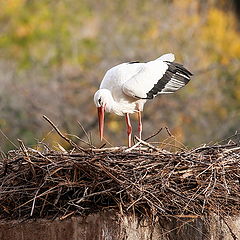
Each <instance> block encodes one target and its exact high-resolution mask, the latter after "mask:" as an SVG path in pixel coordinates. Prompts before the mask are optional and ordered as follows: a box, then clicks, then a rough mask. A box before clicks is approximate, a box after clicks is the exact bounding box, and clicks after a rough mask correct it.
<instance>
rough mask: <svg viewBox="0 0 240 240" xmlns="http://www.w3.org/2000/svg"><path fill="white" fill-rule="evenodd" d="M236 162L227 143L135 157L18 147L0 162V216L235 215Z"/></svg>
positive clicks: (239, 151)
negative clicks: (109, 213)
mask: <svg viewBox="0 0 240 240" xmlns="http://www.w3.org/2000/svg"><path fill="white" fill-rule="evenodd" d="M142 144H143V143H142ZM239 158H240V147H239V145H237V144H235V143H234V144H233V143H231V144H227V145H218V146H216V145H215V146H204V147H199V148H196V149H193V150H186V151H180V152H177V153H171V152H167V151H165V150H162V149H157V148H155V147H152V146H151V145H149V146H148V145H147V144H145V148H144V149H143V148H142V150H140V149H139V146H138V147H136V148H134V149H132V150H131V149H130V150H126V148H112V149H105V150H104V149H88V150H87V149H86V150H83V149H82V150H80V149H78V150H76V151H71V152H57V151H51V150H48V151H42V152H39V151H37V150H34V149H31V148H27V147H25V146H24V145H23V144H22V145H21V149H20V150H16V151H11V152H9V153H8V155H7V157H6V158H5V159H3V160H2V161H1V162H0V182H1V185H0V216H1V218H5V219H19V218H21V219H22V218H28V217H36V218H39V217H51V218H54V217H60V219H64V218H66V217H68V216H72V215H87V214H90V213H93V212H98V211H101V210H104V209H117V210H118V211H119V212H120V213H122V214H123V213H127V212H132V211H134V213H138V214H143V215H148V216H149V214H151V215H164V216H169V215H170V216H172V215H175V216H176V215H177V216H183V215H184V216H186V215H188V216H199V215H202V214H205V213H208V212H209V211H211V212H216V213H218V214H221V215H235V214H238V213H239V210H240V185H239V181H240V164H239V163H240V161H239Z"/></svg>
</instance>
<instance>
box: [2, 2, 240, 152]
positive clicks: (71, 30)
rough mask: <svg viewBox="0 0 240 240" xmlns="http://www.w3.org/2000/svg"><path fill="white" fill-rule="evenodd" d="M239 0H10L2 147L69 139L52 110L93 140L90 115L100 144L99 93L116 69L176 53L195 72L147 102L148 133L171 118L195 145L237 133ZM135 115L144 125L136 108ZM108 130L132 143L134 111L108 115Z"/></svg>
mask: <svg viewBox="0 0 240 240" xmlns="http://www.w3.org/2000/svg"><path fill="white" fill-rule="evenodd" d="M239 5H240V4H239V1H238V0H236V1H234V0H206V1H201V0H199V1H197V0H131V1H129V0H115V1H110V0H102V1H97V0H59V1H53V0H52V1H51V0H41V1H39V0H0V9H1V11H0V131H1V132H0V147H1V149H0V150H2V151H7V150H9V149H12V148H14V144H17V139H18V138H20V139H22V140H23V141H24V142H25V143H26V144H28V145H30V146H34V145H36V143H37V142H38V141H42V140H44V141H45V142H47V143H48V144H49V145H53V146H55V147H57V143H59V144H60V145H62V146H64V147H66V148H67V147H68V146H67V145H66V143H65V142H64V141H63V140H62V139H61V138H59V136H58V135H57V134H56V133H55V132H54V131H52V128H51V126H50V125H49V124H48V123H47V122H46V121H45V120H44V119H43V118H42V115H46V116H48V117H49V118H50V119H51V120H52V121H53V122H54V123H55V124H56V125H57V126H58V127H59V128H60V129H61V131H62V132H64V133H69V134H74V135H76V136H78V137H79V138H81V139H84V140H86V139H87V138H86V135H85V133H84V131H83V130H82V128H81V127H80V124H82V126H83V127H84V128H85V130H86V131H87V132H88V134H89V135H90V137H91V140H92V142H93V144H94V145H97V146H100V145H101V143H100V142H99V137H98V124H97V113H96V107H95V105H94V103H93V95H94V93H95V91H96V90H97V89H98V87H99V84H100V82H101V80H102V78H103V76H104V74H105V72H106V70H107V69H109V68H111V67H112V66H114V65H117V64H119V63H122V62H126V61H133V60H139V61H149V60H152V59H155V58H157V57H159V56H160V55H162V54H164V53H168V52H173V53H175V57H176V61H177V62H180V63H183V64H184V65H185V67H187V68H188V69H189V70H190V71H191V72H193V73H194V77H193V79H192V81H191V82H190V83H189V84H188V85H187V86H186V87H185V88H184V89H182V90H180V91H179V92H177V93H176V94H173V95H164V96H159V97H157V98H155V99H154V100H153V101H149V102H148V103H147V104H146V105H145V109H144V114H143V124H144V132H143V137H144V138H145V137H147V136H149V135H151V134H153V133H154V132H156V131H157V130H158V129H160V128H161V127H165V126H167V127H168V128H169V129H170V131H171V133H172V134H173V135H174V136H175V138H176V139H177V141H179V142H182V143H183V144H185V145H186V146H189V147H192V146H197V145H199V144H202V143H209V142H215V141H218V140H219V139H223V138H226V137H228V136H230V135H232V134H234V133H235V132H236V130H237V129H239V119H240V88H239V87H240V24H239ZM133 122H134V124H135V125H134V126H135V128H136V123H135V122H136V116H133ZM79 123H80V124H79ZM164 134H165V133H164V132H162V133H160V136H158V137H156V141H158V140H159V139H160V138H164V137H166V136H164ZM105 137H106V139H107V140H108V141H109V142H110V143H111V144H112V145H115V146H116V145H118V146H119V145H123V144H126V139H127V138H126V131H125V121H124V118H121V117H119V116H116V115H114V114H108V115H107V118H106V125H105ZM73 139H74V140H75V141H76V142H79V140H78V139H76V138H74V137H73ZM11 141H12V143H11ZM81 145H83V146H84V144H83V143H81Z"/></svg>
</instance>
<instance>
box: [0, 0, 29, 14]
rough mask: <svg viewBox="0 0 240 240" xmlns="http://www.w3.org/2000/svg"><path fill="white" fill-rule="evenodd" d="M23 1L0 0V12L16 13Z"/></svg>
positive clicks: (24, 0)
mask: <svg viewBox="0 0 240 240" xmlns="http://www.w3.org/2000/svg"><path fill="white" fill-rule="evenodd" d="M25 2H26V0H0V8H1V12H2V13H5V14H12V13H16V11H19V9H21V8H22V7H23V6H24V4H25Z"/></svg>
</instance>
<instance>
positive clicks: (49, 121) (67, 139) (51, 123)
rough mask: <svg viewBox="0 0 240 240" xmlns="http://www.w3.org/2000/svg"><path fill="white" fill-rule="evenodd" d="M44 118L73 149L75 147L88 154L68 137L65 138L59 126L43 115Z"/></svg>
mask: <svg viewBox="0 0 240 240" xmlns="http://www.w3.org/2000/svg"><path fill="white" fill-rule="evenodd" d="M43 118H44V119H45V120H46V121H47V122H48V123H50V125H51V126H52V127H53V128H54V129H55V130H56V132H57V133H58V135H59V136H60V137H61V138H63V139H64V140H65V141H66V142H68V143H69V144H70V145H71V146H72V147H75V148H76V149H78V150H80V151H82V152H87V151H86V150H85V149H84V148H82V147H79V146H78V145H77V144H76V143H75V142H73V141H72V140H71V139H69V138H67V137H66V136H64V135H63V134H62V133H61V131H60V130H59V129H58V128H57V126H56V125H55V124H54V123H53V122H52V121H51V120H50V119H49V118H47V117H46V116H45V115H43Z"/></svg>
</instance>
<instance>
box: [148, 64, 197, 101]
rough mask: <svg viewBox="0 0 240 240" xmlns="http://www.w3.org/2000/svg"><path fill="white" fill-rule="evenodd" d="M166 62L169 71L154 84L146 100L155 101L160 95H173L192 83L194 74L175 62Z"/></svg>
mask: <svg viewBox="0 0 240 240" xmlns="http://www.w3.org/2000/svg"><path fill="white" fill-rule="evenodd" d="M165 62H166V63H167V65H168V69H167V71H166V72H165V73H164V75H163V76H162V78H161V79H159V81H158V82H157V83H156V84H154V86H153V88H152V89H151V90H150V91H149V92H148V93H147V97H146V98H145V99H153V98H154V97H155V96H156V95H157V94H160V93H173V92H175V91H177V90H178V89H180V88H182V87H184V86H185V85H186V84H187V83H188V82H189V81H190V77H191V76H192V75H193V74H192V73H191V72H189V71H188V70H187V69H186V68H185V67H183V65H181V64H179V63H175V62H168V61H165Z"/></svg>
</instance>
